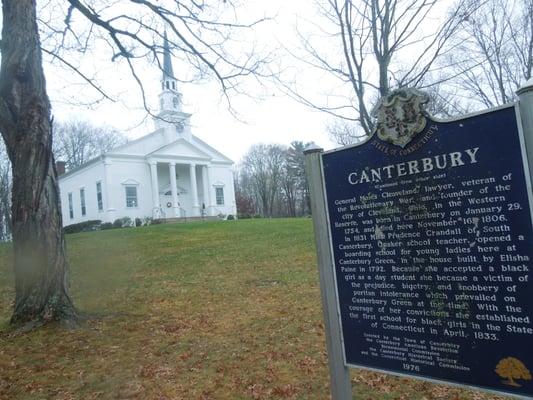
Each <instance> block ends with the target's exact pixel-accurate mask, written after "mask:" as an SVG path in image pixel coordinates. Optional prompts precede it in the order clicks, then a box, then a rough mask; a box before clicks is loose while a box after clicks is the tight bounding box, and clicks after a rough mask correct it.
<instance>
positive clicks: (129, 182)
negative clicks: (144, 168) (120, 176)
mask: <svg viewBox="0 0 533 400" xmlns="http://www.w3.org/2000/svg"><path fill="white" fill-rule="evenodd" d="M120 183H121V184H122V185H129V186H132V185H135V186H139V185H140V184H141V183H140V182H139V181H136V180H135V179H131V178H130V179H126V180H125V181H122V182H120Z"/></svg>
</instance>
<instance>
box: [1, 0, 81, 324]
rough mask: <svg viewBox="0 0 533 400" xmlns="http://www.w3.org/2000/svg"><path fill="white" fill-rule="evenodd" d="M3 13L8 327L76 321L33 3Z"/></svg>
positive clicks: (8, 6)
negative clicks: (10, 288)
mask: <svg viewBox="0 0 533 400" xmlns="http://www.w3.org/2000/svg"><path fill="white" fill-rule="evenodd" d="M2 10H3V30H2V44H1V51H2V64H1V70H0V130H1V133H2V136H3V137H4V141H5V143H6V146H7V150H8V154H9V158H10V160H11V163H12V168H13V192H12V200H13V201H12V218H13V219H12V224H13V242H14V252H15V257H14V262H15V265H14V272H15V289H16V298H15V308H14V312H13V316H12V318H11V322H12V323H13V324H15V325H27V326H28V327H32V326H36V325H41V324H44V323H47V322H50V321H74V320H76V311H75V309H74V306H73V304H72V301H71V298H70V296H69V290H68V287H69V286H68V285H69V282H68V264H67V262H66V258H65V240H64V236H63V231H62V221H61V213H60V206H59V200H60V198H59V189H58V184H57V174H56V171H55V167H54V160H53V156H52V121H51V118H50V102H49V100H48V96H47V94H46V84H45V79H44V73H43V68H42V59H41V49H40V43H39V34H38V30H37V22H36V5H35V0H2Z"/></svg>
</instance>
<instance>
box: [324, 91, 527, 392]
mask: <svg viewBox="0 0 533 400" xmlns="http://www.w3.org/2000/svg"><path fill="white" fill-rule="evenodd" d="M398 98H399V100H398ZM423 103H424V99H423V98H420V97H418V95H417V94H416V93H410V92H402V93H400V96H399V97H398V96H396V97H395V98H393V97H390V98H388V99H386V100H385V101H384V102H382V107H381V113H378V120H379V121H380V126H379V128H378V130H377V134H375V135H374V136H373V137H372V138H371V139H369V140H368V141H367V142H365V143H364V144H362V145H359V146H353V147H349V148H344V149H340V150H336V151H332V152H326V153H324V154H323V155H322V162H323V173H324V181H325V192H326V201H327V208H328V214H329V223H330V234H331V240H332V250H333V258H334V268H335V276H336V283H337V293H338V301H339V311H340V316H341V325H342V336H343V341H344V351H345V360H346V363H347V364H348V365H352V366H363V367H370V368H376V369H379V370H384V371H391V372H396V373H403V374H410V375H415V376H420V377H426V378H432V379H438V380H444V381H449V382H453V383H459V384H465V385H470V386H475V387H480V388H484V389H489V390H495V391H499V392H505V393H511V394H516V395H523V396H532V395H533V381H532V372H531V371H533V324H532V321H533V285H532V282H530V274H529V272H530V268H531V267H532V262H531V261H532V260H533V228H532V218H531V207H530V201H531V189H530V183H529V182H530V178H529V176H528V172H527V171H528V168H527V165H526V163H527V161H526V159H525V152H524V144H523V138H522V137H521V133H520V132H519V127H518V125H517V113H516V110H515V107H514V106H509V107H505V108H501V109H497V110H494V111H490V112H487V113H483V114H479V115H476V116H472V117H469V118H465V119H462V120H458V121H453V122H446V123H441V122H435V121H433V120H431V119H429V118H426V117H425V116H422V114H421V113H420V112H419V110H420V109H421V107H422V106H423Z"/></svg>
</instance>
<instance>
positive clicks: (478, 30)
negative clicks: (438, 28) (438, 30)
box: [449, 0, 533, 107]
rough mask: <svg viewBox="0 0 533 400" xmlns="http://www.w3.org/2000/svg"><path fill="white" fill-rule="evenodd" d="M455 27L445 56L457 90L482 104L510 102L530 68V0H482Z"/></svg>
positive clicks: (532, 41) (532, 3)
mask: <svg viewBox="0 0 533 400" xmlns="http://www.w3.org/2000/svg"><path fill="white" fill-rule="evenodd" d="M461 27H462V29H461V30H460V33H459V35H457V38H456V47H455V49H454V51H453V53H451V55H450V57H449V59H450V61H451V62H450V64H451V65H453V66H454V68H455V71H456V79H454V82H455V86H456V88H457V89H458V91H459V93H462V94H463V96H464V97H465V98H467V99H468V100H469V101H472V102H474V103H477V104H478V106H479V105H481V106H483V107H495V106H498V105H502V104H505V103H508V102H511V101H513V100H514V99H515V92H516V90H517V89H518V88H519V87H520V85H521V84H522V83H524V82H525V81H526V80H527V79H529V78H531V74H532V71H533V0H487V1H485V2H483V3H482V4H481V5H480V7H479V8H478V9H477V10H476V11H475V12H474V13H472V14H471V15H469V17H468V18H465V19H464V20H463V22H462V24H461Z"/></svg>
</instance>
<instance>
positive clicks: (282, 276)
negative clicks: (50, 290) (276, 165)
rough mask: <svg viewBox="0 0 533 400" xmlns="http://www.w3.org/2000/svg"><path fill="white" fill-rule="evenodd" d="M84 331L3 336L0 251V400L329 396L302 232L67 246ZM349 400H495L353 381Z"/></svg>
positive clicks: (295, 226) (154, 232) (153, 233)
mask: <svg viewBox="0 0 533 400" xmlns="http://www.w3.org/2000/svg"><path fill="white" fill-rule="evenodd" d="M68 250H69V257H70V262H71V265H72V292H73V297H74V299H75V302H76V304H77V306H78V307H79V308H80V309H81V310H82V311H85V312H88V313H93V314H97V315H99V316H100V317H99V318H95V319H93V320H91V321H89V322H88V323H86V324H85V325H84V326H83V327H82V328H81V329H79V330H75V331H65V330H62V329H60V328H58V327H54V326H49V327H46V328H44V329H41V330H38V331H35V332H31V333H29V334H25V335H22V336H16V337H12V336H11V335H10V331H9V327H8V324H7V321H8V319H9V315H10V312H11V307H12V303H11V302H12V299H13V283H12V274H11V272H10V268H11V267H10V248H9V246H0V399H2V400H3V399H6V400H7V399H9V400H12V399H28V400H30V399H31V400H40V399H84V400H85V399H158V400H164V399H183V400H191V399H199V400H210V399H231V400H235V399H306V400H307V399H310V400H313V399H316V400H318V399H320V400H322V399H328V398H329V386H328V385H329V383H328V370H327V358H326V352H325V339H324V329H323V324H322V311H321V307H320V293H319V289H318V273H317V271H316V266H315V258H314V246H313V242H312V228H311V221H310V220H308V219H293V220H289V219H287V220H269V221H262V220H248V221H226V222H222V223H198V224H176V225H158V226H153V227H145V228H144V227H143V228H130V229H120V230H110V231H102V232H94V233H87V234H77V235H69V236H68ZM352 377H353V384H354V391H355V392H356V393H357V400H376V399H381V400H389V399H390V400H423V399H424V400H436V399H446V400H487V399H493V400H495V399H503V397H496V396H490V395H485V394H478V393H474V392H469V391H463V390H459V389H455V388H450V387H447V386H442V385H434V384H430V383H425V382H420V381H414V380H410V379H405V378H393V377H390V376H385V375H383V374H377V373H373V372H363V371H359V370H354V371H352Z"/></svg>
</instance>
